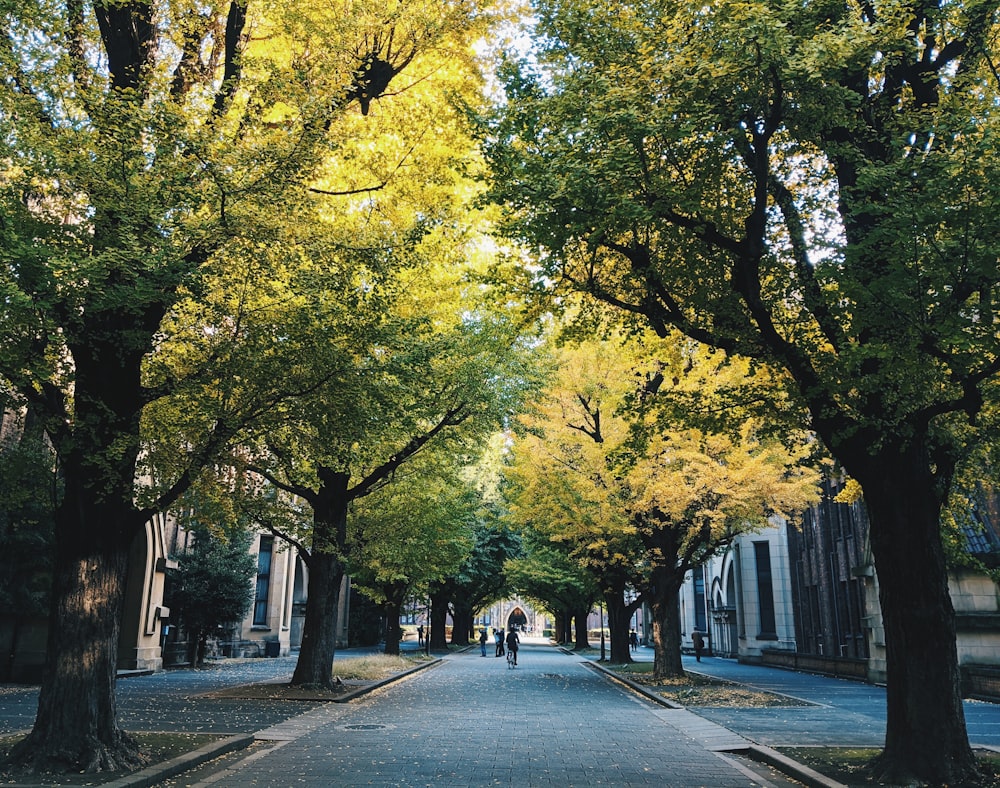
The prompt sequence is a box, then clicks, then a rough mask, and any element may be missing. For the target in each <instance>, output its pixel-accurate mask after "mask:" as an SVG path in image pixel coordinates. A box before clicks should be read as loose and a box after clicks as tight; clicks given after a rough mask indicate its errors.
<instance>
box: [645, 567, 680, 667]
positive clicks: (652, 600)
mask: <svg viewBox="0 0 1000 788" xmlns="http://www.w3.org/2000/svg"><path fill="white" fill-rule="evenodd" d="M683 580H684V575H683V574H682V573H680V572H678V571H677V570H676V569H673V568H672V567H664V566H654V567H653V569H652V573H651V574H650V594H649V597H648V598H649V608H650V615H651V619H652V620H651V623H652V630H653V631H652V639H653V676H654V677H655V678H667V677H668V676H683V675H684V668H683V666H682V665H681V617H680V607H679V603H680V588H681V583H682V582H683Z"/></svg>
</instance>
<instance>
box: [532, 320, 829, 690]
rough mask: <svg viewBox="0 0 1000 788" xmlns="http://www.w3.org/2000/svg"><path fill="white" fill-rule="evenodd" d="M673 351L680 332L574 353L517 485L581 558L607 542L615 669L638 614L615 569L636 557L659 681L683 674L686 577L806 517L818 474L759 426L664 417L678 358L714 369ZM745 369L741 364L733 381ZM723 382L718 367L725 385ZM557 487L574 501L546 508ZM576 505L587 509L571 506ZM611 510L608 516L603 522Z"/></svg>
mask: <svg viewBox="0 0 1000 788" xmlns="http://www.w3.org/2000/svg"><path fill="white" fill-rule="evenodd" d="M677 344H678V337H676V336H675V337H671V339H669V340H667V341H665V342H659V341H656V340H655V337H654V338H653V340H649V341H647V343H645V344H643V343H640V342H638V341H637V340H635V339H630V340H625V341H622V340H619V341H615V340H607V341H605V342H597V341H590V342H586V343H582V344H580V345H579V346H576V347H573V348H566V349H565V350H564V351H563V354H562V363H561V364H560V373H559V376H558V378H557V382H556V384H555V385H554V386H553V387H552V389H551V390H550V392H549V397H550V400H549V402H548V403H546V404H545V405H543V406H541V407H540V408H539V410H540V412H541V414H542V418H541V419H540V420H536V421H533V422H532V423H531V425H530V426H531V427H532V429H531V430H529V433H528V435H527V436H525V438H524V439H523V445H519V446H518V447H517V450H518V452H519V456H521V457H522V458H523V464H522V467H524V466H528V468H529V469H530V470H529V472H528V473H527V474H525V475H522V476H521V478H522V479H523V481H524V482H526V486H524V487H523V488H522V493H521V495H520V496H519V499H518V500H519V507H518V508H519V509H520V511H521V512H531V514H532V516H533V518H534V519H535V520H536V521H538V520H546V521H547V522H546V527H547V528H548V529H549V531H550V533H551V534H552V535H553V537H555V538H561V539H565V540H570V541H572V542H573V543H575V544H576V548H575V552H576V554H577V555H584V556H587V557H588V558H590V557H591V556H592V555H593V553H594V552H595V547H596V546H597V545H602V546H603V548H604V552H605V553H606V556H605V557H604V558H603V563H602V564H598V567H599V568H596V567H595V571H597V572H598V576H599V577H601V578H602V585H603V586H604V587H605V589H606V598H607V599H608V602H609V607H608V611H609V618H610V620H611V625H612V644H611V648H612V656H611V658H612V661H618V660H621V661H623V662H627V661H629V660H630V659H631V657H630V656H629V649H628V642H627V636H626V635H625V633H627V628H628V620H629V618H630V615H631V610H630V608H629V604H630V603H629V601H628V600H627V599H625V598H624V596H623V592H624V591H625V590H626V588H625V586H624V585H623V581H622V579H621V571H620V569H619V567H622V566H625V565H627V563H628V561H629V560H630V559H631V561H632V562H634V564H636V565H637V566H640V567H642V574H641V575H640V577H639V578H637V579H636V581H634V585H635V587H636V588H637V589H638V590H640V591H641V598H642V599H643V600H644V601H646V602H648V603H649V605H650V608H651V613H652V629H653V646H654V649H655V655H654V664H653V670H654V674H655V675H656V676H676V675H682V674H683V668H682V667H681V658H680V646H681V626H680V611H679V592H680V588H681V585H682V583H683V581H684V577H685V575H686V574H687V573H688V572H689V571H691V570H692V569H695V568H697V567H699V566H701V565H702V564H703V563H704V562H705V561H706V560H707V559H708V558H710V557H711V556H713V555H715V554H716V553H718V552H720V551H721V550H724V549H725V548H726V547H728V546H729V544H730V543H731V542H732V540H733V538H734V537H735V536H737V535H738V534H740V533H745V532H748V531H752V530H753V529H755V528H759V527H762V526H763V525H765V523H766V522H767V518H768V517H769V516H770V515H772V514H775V513H780V512H794V511H797V510H800V509H802V508H805V506H806V505H808V504H809V503H810V502H811V501H812V500H813V499H815V497H816V495H817V476H816V474H815V473H812V472H810V471H808V470H806V469H804V468H801V467H797V465H798V460H797V458H796V457H795V456H794V455H792V454H790V453H789V452H788V451H787V450H786V448H785V447H784V446H782V445H781V444H780V443H779V442H777V441H776V440H775V439H773V438H766V437H762V436H761V435H760V433H759V431H758V430H757V429H756V426H755V425H756V422H755V421H754V420H753V419H747V420H746V421H744V423H743V424H742V426H741V429H740V430H738V431H737V432H735V433H729V434H727V433H721V432H715V433H713V432H705V431H703V430H701V429H698V428H696V427H694V426H690V425H689V424H684V423H683V422H680V423H678V422H677V421H668V422H664V421H662V420H661V419H659V418H657V417H656V415H655V414H656V410H655V409H654V407H653V403H654V402H655V400H656V399H657V397H658V394H659V387H660V385H661V381H662V380H663V379H664V378H665V377H666V376H671V375H672V374H673V370H672V369H671V366H672V362H673V364H676V365H677V370H678V372H681V371H682V370H683V367H684V366H688V367H694V366H697V365H699V364H706V363H708V364H711V363H712V362H713V358H712V356H711V354H704V353H699V352H698V349H697V348H694V347H689V348H686V349H684V350H683V352H680V353H678V351H677V349H676V348H677ZM682 344H683V343H682ZM706 355H707V357H706ZM745 373H746V370H745V367H744V366H743V365H733V368H732V369H730V370H729V372H728V376H730V377H731V376H735V377H737V378H742V377H743V376H744V375H745ZM726 376H727V375H726V374H725V373H724V372H722V371H720V370H718V369H716V377H718V378H723V377H726ZM716 385H718V384H716ZM636 391H638V396H637V397H636V398H635V402H634V404H630V397H631V395H632V394H633V393H635V392H636ZM711 394H712V392H711V391H710V390H708V389H707V388H706V389H705V390H703V391H702V397H703V400H704V402H703V405H702V407H703V408H704V409H711V408H712V406H713V405H714V403H712V402H711ZM675 418H676V417H675ZM559 476H562V477H563V481H561V482H559V481H557V479H556V477H559ZM557 484H561V486H562V488H563V489H564V490H565V492H564V493H563V495H562V496H561V498H560V499H556V500H555V501H552V499H551V492H550V493H549V496H550V503H549V504H548V506H547V507H545V506H544V505H543V504H542V500H543V499H542V496H543V495H545V493H544V492H543V490H544V489H545V488H555V485H557ZM570 496H574V497H575V498H576V500H578V501H580V502H586V508H584V507H583V506H579V505H574V504H571V505H569V506H567V502H569V501H572V500H573V498H572V497H570ZM553 504H555V505H553ZM546 508H547V510H548V511H547V512H546ZM587 509H589V510H590V512H589V513H588V511H587ZM602 510H605V511H607V510H610V512H609V515H610V516H605V517H594V516H593V514H592V513H593V512H600V511H602ZM588 521H590V523H588ZM616 532H617V533H616ZM609 548H610V549H609ZM623 553H624V555H623ZM612 578H614V580H613V579H612ZM610 592H613V593H610ZM632 596H633V597H634V596H636V595H634V594H633V595H632ZM612 603H613V604H612ZM631 604H632V605H634V604H636V603H635V602H634V601H633V602H631ZM616 640H617V641H621V643H619V644H617V647H616ZM621 645H624V654H622V653H621V651H620V647H621Z"/></svg>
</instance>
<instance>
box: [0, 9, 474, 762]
mask: <svg viewBox="0 0 1000 788" xmlns="http://www.w3.org/2000/svg"><path fill="white" fill-rule="evenodd" d="M385 11H386V9H385V4H384V3H381V2H366V1H365V0H361V1H360V2H358V1H355V0H352V1H351V2H333V3H330V4H327V5H325V6H323V7H322V8H320V7H318V6H315V5H312V4H302V3H295V2H293V3H257V2H252V1H251V2H209V3H201V2H199V3H193V2H186V0H181V2H159V0H154V2H104V1H103V0H95V1H94V2H73V3H60V2H54V3H49V2H24V3H16V4H13V5H10V6H9V7H7V8H6V9H5V24H4V29H3V32H2V34H0V62H2V68H3V73H4V75H5V79H4V80H3V81H2V83H0V107H2V111H0V128H2V138H3V142H2V156H0V159H2V161H3V164H2V174H0V184H2V185H0V216H2V222H0V225H2V230H0V250H2V254H3V267H2V273H0V292H2V298H0V374H2V375H3V377H4V378H5V379H6V380H8V381H9V382H10V383H11V385H12V387H13V388H15V389H16V390H17V392H18V394H19V396H20V397H21V398H22V401H23V402H26V403H27V404H28V405H29V406H30V408H31V409H32V411H33V412H34V413H35V414H36V415H37V416H38V418H39V419H41V421H42V423H43V424H44V428H45V431H46V435H47V438H48V439H49V441H50V442H51V445H52V446H53V447H54V450H55V452H56V453H57V455H58V461H59V467H60V469H61V472H62V474H63V477H64V479H65V488H64V492H63V494H62V498H61V500H60V501H59V503H58V507H57V511H56V516H55V541H56V563H55V567H54V591H53V605H52V609H51V613H50V617H49V624H50V637H49V639H48V649H49V652H48V660H47V663H46V664H47V667H46V671H45V675H44V678H43V682H42V689H41V692H40V694H39V705H38V714H37V717H36V720H35V724H34V727H33V729H32V731H31V733H30V734H29V735H28V736H27V737H26V738H25V739H24V741H23V742H22V743H21V744H20V745H19V746H18V748H17V751H16V753H15V754H14V757H15V758H16V759H17V760H19V761H20V762H22V763H25V764H28V765H29V766H39V767H44V768H55V769H58V768H70V769H73V770H84V771H95V770H104V769H116V768H122V767H130V766H134V765H136V764H138V763H140V762H141V758H140V756H139V754H138V750H137V748H136V746H135V744H134V742H133V741H132V740H131V739H130V737H128V736H127V734H125V733H124V732H123V731H122V730H121V729H120V728H119V727H118V723H117V716H116V704H115V688H114V683H115V675H116V658H117V646H118V631H119V626H120V612H121V608H122V593H123V589H124V579H125V571H126V561H127V557H128V554H129V548H130V547H131V545H132V542H133V540H134V538H135V536H136V535H137V534H138V533H139V532H140V530H141V528H142V527H143V523H144V522H145V521H147V520H148V519H149V518H150V517H151V516H152V515H153V514H154V513H156V512H160V511H163V510H164V509H166V508H167V507H169V506H170V504H171V503H172V502H173V501H175V500H176V499H177V496H179V495H180V494H181V493H182V492H183V489H184V488H185V486H186V485H187V484H189V483H190V480H191V479H192V477H193V471H192V472H188V471H186V470H185V471H180V472H179V473H177V475H176V477H175V478H174V479H172V480H168V481H166V482H165V483H163V484H162V489H163V493H162V494H159V495H157V496H155V498H154V497H153V496H148V495H143V494H142V491H141V490H139V489H137V480H138V476H139V474H137V458H138V457H139V456H140V453H141V442H140V424H141V422H142V420H143V414H144V411H145V409H146V408H147V406H148V405H149V404H150V403H151V402H153V401H155V400H157V399H158V398H160V397H163V396H166V395H168V394H170V393H171V392H172V391H173V390H174V389H175V387H176V386H177V385H178V381H176V380H174V379H172V378H169V377H166V378H161V379H159V380H157V381H156V382H155V385H154V384H150V382H149V381H146V380H144V379H143V365H144V362H145V361H146V360H147V359H148V357H149V356H150V355H151V354H152V353H153V351H154V350H155V349H157V348H158V347H159V345H160V344H161V343H162V342H163V341H164V339H165V338H166V337H165V335H164V334H163V333H161V329H162V324H163V321H164V318H165V317H166V316H167V315H168V314H170V313H171V310H172V309H173V308H174V307H175V305H176V304H178V302H179V301H180V300H181V299H182V298H183V297H184V295H185V294H192V295H193V296H194V297H197V296H198V294H199V293H201V292H202V286H203V276H204V275H205V274H206V272H207V271H208V270H210V269H211V267H212V266H213V265H225V264H226V263H229V262H232V261H234V260H239V259H240V258H241V252H240V250H241V248H248V247H251V246H252V244H253V242H254V241H255V240H256V242H257V243H260V244H267V243H268V242H269V241H270V240H272V239H274V237H275V235H276V233H275V229H276V227H277V226H278V225H281V224H282V221H283V220H285V219H287V218H288V216H290V215H291V214H294V213H296V212H297V206H299V205H301V204H302V202H303V201H304V200H305V199H306V198H307V197H308V196H309V195H310V194H311V192H310V191H309V188H310V186H311V185H312V182H313V180H314V179H315V178H316V177H318V176H319V175H320V174H321V173H320V170H319V167H320V165H321V164H322V163H323V162H324V161H326V157H327V156H328V154H329V153H330V151H331V150H332V149H334V148H335V147H336V144H337V141H338V134H339V133H341V129H340V128H339V127H338V124H337V123H336V120H337V119H338V118H341V117H343V116H344V115H346V114H351V113H357V112H358V108H359V107H360V109H361V110H362V111H364V112H368V111H370V110H371V108H372V107H373V106H375V105H376V104H377V102H378V100H379V97H380V96H383V95H384V94H385V93H386V91H387V90H389V88H390V85H393V87H395V86H396V84H397V81H398V80H399V75H400V73H401V72H402V71H403V70H404V69H406V68H409V67H410V66H411V65H412V64H413V63H414V61H415V59H416V58H417V57H418V56H419V55H420V54H421V53H423V52H425V51H428V50H430V49H439V46H440V45H441V43H442V41H443V40H445V39H447V37H448V36H451V35H458V36H459V38H461V37H462V36H464V35H465V33H467V32H468V31H469V30H470V29H471V27H472V25H473V23H474V20H475V18H476V17H477V15H476V14H475V13H474V11H475V9H473V8H472V7H471V6H469V5H467V4H465V3H429V2H423V1H422V0H403V2H400V3H397V4H394V6H393V10H392V13H390V14H386V12H385ZM446 50H447V47H445V48H444V49H439V51H446ZM286 229H287V227H286ZM286 234H287V233H286ZM203 374H205V373H203ZM271 401H272V403H273V399H272V400H271ZM258 409H259V406H258ZM206 423H207V424H208V427H209V428H208V430H207V432H205V433H203V434H201V435H199V436H196V440H195V441H194V442H193V443H192V444H191V447H190V448H191V451H190V452H189V458H190V460H191V461H192V462H193V463H194V464H199V463H201V464H204V463H208V462H209V460H210V457H211V455H212V454H213V453H214V452H215V451H216V450H218V449H219V448H221V447H222V446H224V445H225V443H226V442H227V441H228V440H230V439H232V438H233V437H234V435H235V432H236V431H237V430H238V428H239V426H240V422H239V421H236V420H232V419H230V420H226V419H221V420H212V419H209V420H206ZM94 610H99V611H100V615H92V614H91V611H94ZM81 668H82V670H83V672H82V673H81Z"/></svg>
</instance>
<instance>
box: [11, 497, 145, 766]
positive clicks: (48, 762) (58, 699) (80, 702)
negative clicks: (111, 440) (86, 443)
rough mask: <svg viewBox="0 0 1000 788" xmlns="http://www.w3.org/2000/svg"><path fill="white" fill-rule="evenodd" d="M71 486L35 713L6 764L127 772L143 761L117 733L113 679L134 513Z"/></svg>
mask: <svg viewBox="0 0 1000 788" xmlns="http://www.w3.org/2000/svg"><path fill="white" fill-rule="evenodd" d="M72 481H74V480H71V479H69V478H67V490H66V497H65V498H64V499H63V502H62V505H61V506H60V508H59V510H58V512H57V515H56V555H55V564H54V567H53V589H52V604H51V608H50V614H49V634H48V648H47V651H46V659H45V669H44V674H43V678H42V686H41V692H40V693H39V697H38V714H37V716H36V718H35V724H34V727H33V728H32V730H31V733H30V734H29V735H28V736H27V737H26V738H25V739H24V740H23V741H22V742H21V743H20V744H19V745H18V746H17V748H16V749H15V750H14V752H13V753H12V754H11V760H12V762H15V763H18V764H22V765H26V766H29V767H31V768H35V769H53V770H72V771H83V772H96V771H114V770H120V769H132V768H135V767H136V766H139V765H141V764H142V758H141V756H140V755H139V751H138V748H137V746H136V744H135V742H134V741H133V740H132V739H131V737H129V736H128V735H127V734H126V733H125V732H124V731H122V730H121V729H120V728H119V727H118V721H117V703H116V698H115V677H116V674H117V659H118V638H119V632H120V624H121V612H122V602H123V596H124V588H125V578H126V573H127V569H128V554H129V545H130V542H131V540H130V539H129V535H130V534H131V531H130V530H129V529H128V527H127V526H126V525H124V524H125V523H128V522H129V521H130V520H132V519H134V517H135V511H134V509H132V508H131V507H130V506H129V505H128V504H124V503H117V505H116V503H115V502H114V501H112V500H108V498H107V497H105V498H104V500H103V501H95V500H94V499H95V498H99V497H102V496H98V495H97V494H96V493H95V491H94V490H92V489H91V488H89V487H84V486H83V485H79V484H75V483H71V482H72ZM129 490H130V491H131V488H129ZM120 492H121V491H120V490H115V491H114V492H113V493H112V495H113V494H114V493H120Z"/></svg>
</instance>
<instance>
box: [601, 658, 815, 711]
mask: <svg viewBox="0 0 1000 788" xmlns="http://www.w3.org/2000/svg"><path fill="white" fill-rule="evenodd" d="M609 669H610V670H611V671H612V672H613V673H615V675H618V676H621V677H622V678H626V679H628V680H629V681H634V682H635V683H636V684H641V685H642V686H643V687H647V688H649V689H650V690H651V691H652V692H655V693H657V694H658V695H661V696H663V697H664V698H666V699H667V700H670V701H673V702H674V703H677V704H679V705H681V706H699V707H709V706H714V707H722V708H742V709H758V708H770V707H772V706H810V705H812V704H810V703H808V702H807V701H804V700H799V699H798V698H792V697H789V696H788V695H779V694H776V693H773V692H765V691H764V690H758V689H754V688H753V687H747V686H744V685H742V684H734V683H733V682H731V681H724V680H722V679H715V678H710V677H708V676H701V675H698V674H692V673H686V674H685V675H683V676H677V677H669V678H662V679H657V678H653V677H652V676H651V675H650V670H651V669H652V665H650V664H649V663H635V664H633V665H627V666H611V667H610V668H609Z"/></svg>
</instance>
